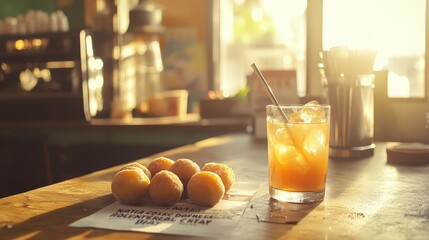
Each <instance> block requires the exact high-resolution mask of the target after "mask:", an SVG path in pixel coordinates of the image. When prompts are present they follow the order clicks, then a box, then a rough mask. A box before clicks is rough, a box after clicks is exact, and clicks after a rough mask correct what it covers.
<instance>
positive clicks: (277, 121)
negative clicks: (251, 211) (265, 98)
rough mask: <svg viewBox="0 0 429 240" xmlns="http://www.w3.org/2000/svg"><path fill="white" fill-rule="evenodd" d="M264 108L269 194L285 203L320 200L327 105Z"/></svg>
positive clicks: (325, 162) (325, 155) (326, 152)
mask: <svg viewBox="0 0 429 240" xmlns="http://www.w3.org/2000/svg"><path fill="white" fill-rule="evenodd" d="M281 109H282V111H283V112H284V114H285V115H286V119H285V117H284V116H283V115H282V113H281V112H280V109H279V107H277V106H274V105H269V106H267V138H268V161H269V184H270V194H271V196H272V197H273V198H275V199H278V200H281V201H288V202H314V201H321V200H323V198H324V193H325V183H326V173H327V168H328V158H329V114H330V107H329V106H328V105H319V104H318V103H317V102H310V103H308V104H306V105H295V106H292V105H291V106H282V107H281Z"/></svg>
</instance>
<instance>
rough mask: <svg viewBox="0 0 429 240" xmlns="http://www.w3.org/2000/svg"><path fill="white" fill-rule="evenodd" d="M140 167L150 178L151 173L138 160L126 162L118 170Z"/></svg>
mask: <svg viewBox="0 0 429 240" xmlns="http://www.w3.org/2000/svg"><path fill="white" fill-rule="evenodd" d="M133 167H136V168H140V169H141V170H143V172H144V173H145V174H146V176H147V177H148V178H149V179H151V178H152V174H151V173H150V171H149V169H147V167H146V166H145V165H143V164H141V163H138V162H132V163H128V164H125V165H124V166H122V167H121V169H119V171H121V170H124V169H128V168H133Z"/></svg>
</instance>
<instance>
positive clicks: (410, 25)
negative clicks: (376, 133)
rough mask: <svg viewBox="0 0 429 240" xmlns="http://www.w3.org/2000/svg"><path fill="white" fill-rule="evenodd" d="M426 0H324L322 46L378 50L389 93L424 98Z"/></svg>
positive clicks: (396, 95)
mask: <svg viewBox="0 0 429 240" xmlns="http://www.w3.org/2000/svg"><path fill="white" fill-rule="evenodd" d="M425 14H426V0H408V1H404V0H376V1H374V0H359V1H357V0H323V40H322V41H323V49H329V48H330V47H332V46H335V45H348V46H350V47H353V48H372V49H376V50H377V51H378V55H377V59H376V63H375V69H386V70H388V71H389V76H388V96H389V97H391V98H424V97H425V93H426V89H425V86H426V85H425V45H426V37H425V34H426V31H425V29H426V24H425V23H426V15H425Z"/></svg>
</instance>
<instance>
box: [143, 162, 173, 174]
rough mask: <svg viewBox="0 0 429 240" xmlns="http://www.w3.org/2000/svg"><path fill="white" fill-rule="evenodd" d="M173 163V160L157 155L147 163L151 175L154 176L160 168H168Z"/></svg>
mask: <svg viewBox="0 0 429 240" xmlns="http://www.w3.org/2000/svg"><path fill="white" fill-rule="evenodd" d="M173 164H174V161H173V160H171V159H169V158H167V157H159V158H155V159H154V160H152V162H150V163H149V165H147V168H148V169H149V171H150V173H151V174H152V176H155V174H157V173H158V172H160V171H161V170H168V169H170V167H171V166H172V165H173Z"/></svg>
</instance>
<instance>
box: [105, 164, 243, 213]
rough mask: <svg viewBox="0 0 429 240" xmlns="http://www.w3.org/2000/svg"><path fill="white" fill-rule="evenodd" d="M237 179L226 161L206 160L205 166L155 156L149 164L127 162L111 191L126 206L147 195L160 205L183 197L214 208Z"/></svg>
mask: <svg viewBox="0 0 429 240" xmlns="http://www.w3.org/2000/svg"><path fill="white" fill-rule="evenodd" d="M234 181H235V174H234V171H233V170H232V168H230V167H229V166H227V165H226V164H223V163H215V162H211V163H206V164H205V165H204V166H203V167H202V168H201V169H200V167H199V166H198V164H197V163H195V162H194V161H192V160H190V159H187V158H181V159H177V160H176V161H173V160H172V159H170V158H167V157H158V158H155V159H153V160H152V161H151V162H150V163H149V164H148V165H147V167H146V166H145V165H143V164H141V163H138V162H132V163H128V164H126V165H124V166H123V167H122V168H121V169H120V170H119V171H118V172H117V173H116V174H115V176H114V177H113V179H112V184H111V190H112V194H113V196H114V197H115V199H116V200H118V201H119V202H120V203H122V204H125V205H139V204H141V203H142V202H143V199H144V198H145V197H146V195H147V194H148V195H149V198H150V200H151V201H152V202H153V203H154V204H156V205H160V206H170V205H173V204H175V203H177V202H179V201H180V200H181V199H182V198H189V199H190V200H191V201H192V203H194V204H197V205H199V206H202V207H213V206H214V205H216V204H217V203H218V202H219V201H220V200H221V199H222V197H223V196H224V194H225V193H227V192H228V191H229V189H230V188H231V186H232V184H233V183H234Z"/></svg>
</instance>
